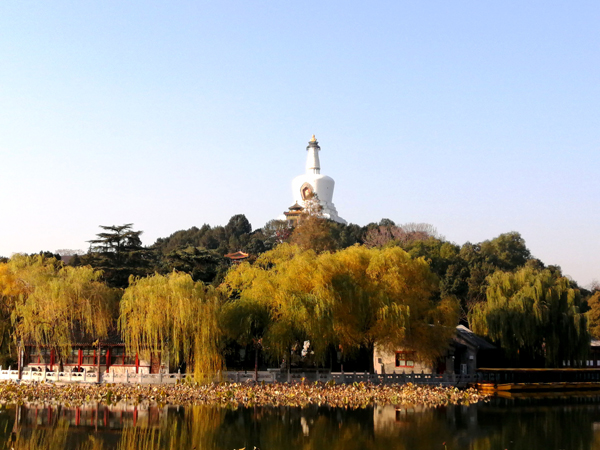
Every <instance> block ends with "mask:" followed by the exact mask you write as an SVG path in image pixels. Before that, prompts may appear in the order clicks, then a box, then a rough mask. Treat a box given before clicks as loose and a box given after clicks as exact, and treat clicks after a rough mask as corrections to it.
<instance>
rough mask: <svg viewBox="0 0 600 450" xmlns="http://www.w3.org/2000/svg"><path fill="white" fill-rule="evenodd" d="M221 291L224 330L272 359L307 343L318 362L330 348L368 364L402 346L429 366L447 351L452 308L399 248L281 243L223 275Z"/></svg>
mask: <svg viewBox="0 0 600 450" xmlns="http://www.w3.org/2000/svg"><path fill="white" fill-rule="evenodd" d="M224 287H225V289H227V291H228V293H229V296H230V297H231V298H232V300H231V301H230V302H229V303H228V305H227V307H226V309H225V311H226V313H227V314H229V315H230V316H233V317H237V321H235V320H233V319H232V318H228V321H227V322H228V323H229V324H230V327H232V328H233V329H235V330H245V331H244V335H248V334H252V333H257V334H256V337H257V338H259V337H260V338H261V339H263V338H264V343H263V345H264V346H265V347H266V348H268V351H269V352H270V353H271V354H272V356H273V357H278V358H281V357H286V356H287V355H289V354H290V353H291V352H292V350H293V349H294V348H297V347H298V345H299V344H300V343H302V342H304V341H310V345H311V349H312V351H314V352H315V356H316V357H317V359H319V358H321V359H322V358H323V356H324V355H325V354H326V351H327V349H328V347H329V346H331V345H334V346H336V347H337V346H339V347H341V348H343V349H347V350H348V351H351V350H353V349H354V350H356V349H359V348H360V347H364V348H366V349H368V350H369V352H370V354H371V358H370V360H371V361H372V359H373V358H372V355H373V350H374V347H375V345H378V346H381V347H386V348H389V349H393V348H398V347H400V346H407V347H410V348H413V349H415V350H416V351H418V352H419V355H420V356H421V358H422V359H424V360H433V359H435V358H436V357H438V356H440V355H441V354H442V353H443V352H444V351H445V350H446V348H447V343H448V341H449V339H450V337H451V336H452V335H453V333H454V330H453V329H454V326H455V324H456V321H457V314H456V310H457V307H456V303H455V301H454V300H453V299H442V300H439V299H436V295H435V294H436V290H437V288H438V283H437V280H436V277H435V276H434V275H433V274H432V273H431V271H430V270H429V266H428V264H427V263H426V262H425V261H424V260H423V259H412V258H410V256H409V255H408V254H407V253H406V252H404V251H403V250H402V249H400V248H397V247H395V248H386V249H367V248H365V247H360V246H353V247H350V248H348V249H345V250H340V251H338V252H333V253H331V252H325V253H320V254H319V253H317V252H315V251H314V250H310V249H309V250H302V249H300V248H299V247H295V246H289V245H287V244H282V245H280V246H278V247H277V248H276V249H275V250H273V251H271V252H267V253H265V254H263V255H262V256H261V257H260V258H259V259H258V260H257V261H256V263H255V264H253V265H250V264H242V265H240V266H238V267H237V268H235V269H234V270H232V271H231V272H229V274H228V276H227V278H226V280H225V283H224ZM238 308H240V311H251V317H256V320H252V321H248V319H247V316H245V315H244V314H239V312H237V311H236V310H237V309H238ZM256 325H260V326H258V327H257V326H256ZM253 327H254V328H253ZM371 369H372V367H371Z"/></svg>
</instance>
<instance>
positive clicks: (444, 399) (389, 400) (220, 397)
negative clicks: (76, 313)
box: [0, 382, 488, 408]
mask: <svg viewBox="0 0 600 450" xmlns="http://www.w3.org/2000/svg"><path fill="white" fill-rule="evenodd" d="M487 397H488V396H487V395H486V394H482V393H480V392H478V391H476V390H475V389H464V390H463V389H458V388H446V387H433V386H418V385H413V384H410V383H409V384H406V385H389V386H382V385H372V384H364V383H354V384H350V385H344V384H339V385H335V384H323V383H311V384H299V383H298V384H291V385H290V384H287V383H284V384H268V385H257V386H252V385H247V384H236V383H222V384H209V385H192V384H185V383H184V384H179V385H168V386H164V385H163V386H154V385H135V384H129V385H125V384H114V385H110V384H102V385H77V384H68V385H56V384H52V383H32V384H25V383H21V384H18V383H14V382H5V383H1V384H0V402H3V403H19V402H40V403H60V404H66V405H78V404H82V403H87V402H90V401H97V402H101V403H106V404H111V403H115V402H117V401H122V400H125V401H132V402H142V401H151V402H156V403H160V404H173V405H190V404H194V405H214V406H220V407H237V406H299V407H302V406H308V405H314V404H316V405H320V406H321V405H322V406H332V407H346V408H364V407H366V406H368V405H371V404H393V405H415V406H416V405H422V406H431V407H436V406H443V405H448V404H455V405H456V404H461V405H464V404H471V403H476V402H479V401H484V400H485V399H486V398H487Z"/></svg>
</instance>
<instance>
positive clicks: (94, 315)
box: [0, 255, 118, 361]
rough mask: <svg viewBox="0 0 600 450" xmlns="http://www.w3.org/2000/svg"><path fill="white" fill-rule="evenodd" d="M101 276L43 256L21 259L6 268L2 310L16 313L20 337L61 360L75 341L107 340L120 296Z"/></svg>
mask: <svg viewBox="0 0 600 450" xmlns="http://www.w3.org/2000/svg"><path fill="white" fill-rule="evenodd" d="M101 275H102V273H101V272H99V271H95V270H94V269H92V268H91V267H89V266H86V267H69V266H63V265H62V263H60V262H59V261H57V260H55V259H54V258H45V257H43V256H41V255H36V256H24V255H15V256H13V257H12V258H11V259H10V260H9V261H8V262H7V263H6V264H3V265H0V286H1V295H2V308H3V311H4V312H5V314H6V312H7V311H9V310H10V311H11V322H12V327H13V330H12V331H13V333H14V337H15V338H16V339H17V340H18V341H19V342H23V343H28V344H32V345H36V346H38V347H42V346H43V347H47V348H51V349H53V350H55V352H56V355H57V357H58V359H59V360H60V361H62V360H63V359H64V357H65V356H66V355H67V354H69V353H70V350H71V346H72V344H73V343H74V341H75V340H79V339H81V338H85V337H89V338H92V339H98V338H103V337H105V336H106V335H107V333H108V330H109V328H110V326H111V323H112V320H113V319H114V316H115V314H114V312H115V305H116V301H117V298H118V297H117V296H118V293H117V292H116V291H115V290H113V289H111V288H109V287H107V286H106V285H105V284H104V283H103V282H102V281H101V280H100V277H101Z"/></svg>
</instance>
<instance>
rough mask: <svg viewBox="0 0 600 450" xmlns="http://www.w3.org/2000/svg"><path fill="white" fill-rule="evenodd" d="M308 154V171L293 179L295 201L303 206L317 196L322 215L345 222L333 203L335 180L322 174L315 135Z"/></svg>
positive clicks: (282, 218)
mask: <svg viewBox="0 0 600 450" xmlns="http://www.w3.org/2000/svg"><path fill="white" fill-rule="evenodd" d="M306 150H307V151H308V155H307V157H306V173H304V174H302V175H298V176H297V177H296V178H294V180H293V181H292V192H293V195H294V202H295V203H297V204H298V205H300V206H302V207H303V208H304V207H306V206H307V202H308V201H310V200H312V199H313V198H316V199H317V200H318V202H319V205H320V206H321V208H322V209H321V212H320V215H321V216H322V217H324V218H326V219H330V220H333V221H335V222H338V223H343V224H345V223H346V221H345V220H344V219H342V218H341V217H339V216H338V213H337V210H336V209H335V205H334V204H333V190H334V188H335V181H333V178H331V177H328V176H327V175H321V163H320V161H319V151H320V150H321V147H319V143H318V142H317V139H316V138H315V136H314V135H313V137H312V139H311V140H310V141H309V142H308V147H306ZM279 219H280V220H286V216H285V215H282V216H280V217H279Z"/></svg>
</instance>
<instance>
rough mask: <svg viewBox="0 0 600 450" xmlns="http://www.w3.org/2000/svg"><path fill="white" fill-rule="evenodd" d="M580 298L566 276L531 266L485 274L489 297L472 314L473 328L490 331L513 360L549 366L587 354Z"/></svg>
mask: <svg viewBox="0 0 600 450" xmlns="http://www.w3.org/2000/svg"><path fill="white" fill-rule="evenodd" d="M581 306H582V299H581V294H580V292H579V290H578V289H573V288H572V287H571V285H570V282H569V280H568V279H567V278H565V277H560V276H558V275H557V274H556V273H553V272H552V271H550V270H548V269H546V270H541V271H540V270H536V269H532V268H529V267H526V268H523V269H521V270H519V271H518V272H516V273H510V272H496V273H494V274H493V275H492V276H490V278H489V286H488V288H487V302H485V303H479V304H477V305H476V307H475V308H474V309H473V311H472V313H471V322H472V324H473V331H475V332H476V333H480V334H483V335H487V336H490V337H491V338H492V339H493V340H495V341H498V342H499V343H500V344H501V346H502V348H503V349H504V350H505V351H506V352H507V353H508V354H509V355H510V356H512V357H513V358H514V359H516V360H521V361H522V362H528V363H532V362H533V363H535V361H536V360H542V361H543V362H544V363H545V365H546V366H547V367H559V366H560V365H561V363H562V362H563V361H569V362H575V361H580V360H582V359H584V358H585V356H586V354H587V351H588V348H589V342H590V338H589V334H588V330H587V320H586V316H585V314H583V313H582V312H581Z"/></svg>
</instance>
